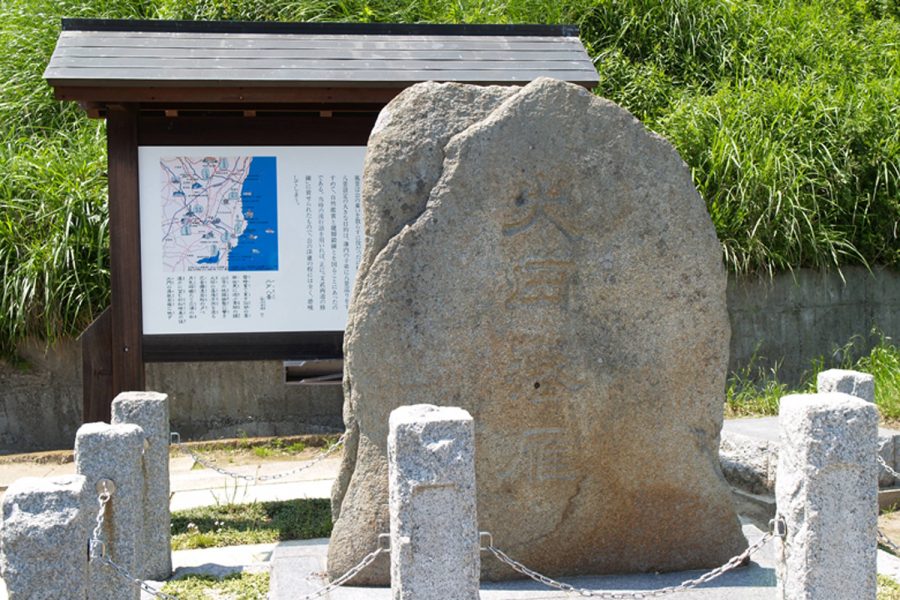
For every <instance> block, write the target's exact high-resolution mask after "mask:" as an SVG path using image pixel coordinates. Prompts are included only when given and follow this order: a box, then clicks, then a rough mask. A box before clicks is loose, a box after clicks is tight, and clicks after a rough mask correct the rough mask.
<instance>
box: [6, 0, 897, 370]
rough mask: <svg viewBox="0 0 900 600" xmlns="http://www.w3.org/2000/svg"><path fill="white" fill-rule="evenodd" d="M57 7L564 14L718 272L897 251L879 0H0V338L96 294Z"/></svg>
mask: <svg viewBox="0 0 900 600" xmlns="http://www.w3.org/2000/svg"><path fill="white" fill-rule="evenodd" d="M62 16H68V17H109V18H145V19H146V18H164V19H235V20H295V21H396V22H410V23H411V22H433V23H526V22H528V23H574V24H577V25H579V26H580V27H581V30H582V38H583V40H584V43H585V45H586V46H587V47H588V50H589V52H590V53H591V56H592V57H593V58H594V60H595V63H596V65H597V69H598V72H599V73H600V80H601V81H600V85H599V86H598V89H597V90H596V91H597V93H598V94H601V95H603V96H606V97H608V98H610V99H612V100H614V101H616V102H618V103H620V104H621V105H623V106H625V107H626V108H628V109H629V110H631V111H632V112H633V113H634V114H635V115H636V116H638V117H639V118H641V119H642V120H643V121H644V122H645V123H646V124H647V125H648V126H649V127H651V128H652V129H654V130H656V131H658V132H660V133H662V134H663V135H665V136H667V137H668V138H669V139H670V140H672V142H673V143H674V144H675V145H676V147H677V148H678V150H679V151H680V152H681V154H682V156H683V157H684V159H685V160H686V161H687V163H688V164H689V165H690V167H691V168H692V169H693V174H694V180H695V182H696V184H697V187H698V188H699V190H700V192H701V194H702V195H703V197H704V198H705V199H706V201H707V203H708V206H709V210H710V214H711V215H712V218H713V221H714V222H715V224H716V228H717V230H718V234H719V239H720V240H721V242H722V249H723V259H724V261H725V263H726V264H727V265H728V267H729V268H730V269H731V270H733V271H736V272H748V271H769V272H775V271H779V270H784V269H789V268H795V267H836V266H840V265H844V264H851V263H864V264H875V263H879V264H886V265H893V266H900V108H898V107H900V50H898V48H900V6H898V1H897V0H757V1H750V0H730V1H729V0H618V1H616V0H507V1H505V2H504V1H502V0H452V1H451V0H368V1H367V0H305V1H304V2H296V1H295V0H291V1H290V2H288V1H286V0H266V1H263V0H105V1H102V2H101V1H99V0H93V1H89V0H84V1H82V2H78V1H75V0H68V1H64V2H56V1H50V0H4V1H3V3H2V4H0V28H2V29H0V79H2V81H3V82H4V85H3V86H2V88H0V123H2V127H0V269H2V284H0V286H2V287H0V355H3V354H9V353H10V352H11V351H12V350H13V348H14V346H15V343H16V341H17V340H19V339H21V338H22V336H24V335H28V334H36V335H39V336H41V337H44V338H47V339H52V338H53V337H55V336H58V335H65V334H72V333H77V332H79V331H80V330H81V328H82V327H83V326H84V325H85V323H87V322H88V321H89V320H90V319H91V317H92V316H93V315H95V314H96V313H97V312H98V311H99V310H100V309H102V307H104V306H105V305H106V303H107V302H108V295H109V291H108V290H109V288H108V250H107V230H106V204H105V202H106V199H105V193H106V192H105V184H106V182H105V176H104V170H105V155H104V152H105V150H104V135H105V134H104V128H103V127H104V126H103V123H102V122H96V121H89V120H88V119H86V118H85V117H84V116H83V114H82V113H81V112H80V111H79V109H78V108H77V107H76V106H73V105H71V104H62V103H59V102H57V101H55V100H54V99H53V98H52V94H51V91H50V89H49V87H48V86H47V85H46V84H45V83H44V82H43V81H42V79H41V73H42V71H43V69H44V67H45V66H46V62H47V60H48V58H49V56H50V53H51V52H52V49H53V46H54V43H55V41H56V38H57V36H58V33H59V20H60V18H61V17H62Z"/></svg>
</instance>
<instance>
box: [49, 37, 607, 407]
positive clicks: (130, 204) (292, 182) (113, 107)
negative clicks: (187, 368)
mask: <svg viewBox="0 0 900 600" xmlns="http://www.w3.org/2000/svg"><path fill="white" fill-rule="evenodd" d="M577 36H578V31H577V28H574V27H571V26H544V25H481V26H467V25H462V26H456V25H385V24H337V23H233V22H183V21H110V20H84V19H67V20H64V21H63V31H62V33H61V35H60V38H59V40H58V42H57V46H56V49H55V51H54V53H53V56H52V58H51V60H50V64H49V65H48V67H47V70H46V72H45V74H44V77H45V78H46V79H47V81H48V82H49V83H50V85H52V86H53V87H54V90H55V93H56V97H57V98H58V99H60V100H73V101H77V102H78V103H79V104H80V105H81V106H82V107H83V108H84V109H85V110H86V111H87V113H88V115H90V116H91V117H94V118H105V119H106V121H107V142H108V154H109V158H108V160H109V219H110V224H109V227H110V262H111V264H110V273H111V286H112V290H111V291H112V294H111V304H110V307H109V309H108V310H107V311H106V312H104V313H103V315H101V317H100V318H98V319H97V321H95V323H94V324H93V325H91V327H90V328H89V329H88V330H86V331H85V333H84V334H83V335H82V337H81V340H82V349H83V356H84V420H85V421H95V420H105V419H108V417H109V406H110V403H111V402H112V398H113V397H114V396H115V395H116V394H117V393H118V392H120V391H125V390H141V389H144V364H145V363H146V362H171V361H203V360H262V359H283V360H296V359H306V358H340V357H341V346H342V338H343V323H344V321H345V319H346V311H347V304H348V303H349V295H350V289H351V288H352V284H353V274H354V273H355V270H356V264H357V261H358V260H359V255H360V252H361V248H362V215H361V212H360V209H359V198H360V177H361V174H362V162H363V156H364V151H365V144H366V141H367V139H368V136H369V132H370V131H371V129H372V127H373V125H374V123H375V119H376V118H377V115H378V112H379V111H380V110H381V108H382V107H383V106H384V105H385V104H386V103H387V102H388V101H390V99H391V98H393V97H394V96H395V95H396V94H398V93H399V92H400V91H401V90H403V89H404V88H406V87H408V86H409V85H412V84H414V83H417V82H420V81H429V80H434V81H459V82H465V83H474V84H482V85H487V84H501V85H522V84H525V83H527V82H529V81H531V80H532V79H534V78H536V77H541V76H548V77H555V78H558V79H564V80H567V81H571V82H574V83H578V84H581V85H585V86H587V87H592V86H594V85H596V83H597V74H596V71H595V70H594V67H593V64H592V62H591V60H590V58H589V57H588V56H587V53H586V52H585V50H584V47H583V46H582V44H581V42H580V41H579V39H578V37H577Z"/></svg>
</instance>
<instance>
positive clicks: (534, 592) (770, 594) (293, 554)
mask: <svg viewBox="0 0 900 600" xmlns="http://www.w3.org/2000/svg"><path fill="white" fill-rule="evenodd" d="M744 534H745V535H746V536H747V537H748V539H749V540H750V543H753V542H755V541H757V540H758V539H759V538H760V537H761V536H762V532H760V531H759V530H758V529H756V528H755V527H753V526H752V525H745V526H744ZM772 548H773V546H772V544H767V545H766V546H764V547H763V548H762V549H761V550H760V551H759V552H758V553H757V554H755V555H754V556H753V558H752V562H751V563H750V565H749V566H747V567H743V568H739V569H735V570H734V571H732V572H730V573H726V574H725V575H723V576H722V577H720V578H718V579H716V580H715V581H713V582H710V583H707V584H705V585H703V586H702V587H701V588H699V589H696V590H691V591H686V592H680V593H678V594H677V595H676V596H673V597H674V598H678V600H721V599H722V598H728V600H772V599H773V598H775V568H774V553H773V549H772ZM327 549H328V540H326V539H321V540H306V541H302V542H283V543H281V544H279V545H278V546H276V547H275V549H274V551H273V553H272V588H271V590H270V593H269V598H270V600H296V599H297V598H301V597H303V595H305V594H310V593H312V592H315V591H316V590H318V589H319V588H321V587H322V586H323V585H324V584H325V580H324V579H323V577H322V574H323V573H324V570H325V557H326V555H327ZM513 558H515V557H513ZM702 573H703V571H687V572H681V573H665V574H645V575H617V576H604V577H574V578H567V579H566V580H565V581H566V583H569V584H571V585H574V586H576V587H582V588H587V589H591V590H604V591H610V592H620V593H621V592H627V591H633V592H638V591H647V590H653V589H657V588H660V587H667V586H672V585H678V584H679V583H681V582H682V581H684V580H686V579H692V578H695V577H697V576H699V575H701V574H702ZM325 597H326V598H328V599H329V600H389V599H390V598H391V590H390V588H360V587H345V588H340V589H338V590H335V591H333V592H331V593H330V594H328V595H327V596H325ZM571 597H572V596H571V595H569V594H566V593H565V592H560V591H555V590H551V589H549V588H547V587H545V586H542V585H540V584H538V583H536V582H533V581H530V580H523V581H511V582H502V583H482V585H481V598H482V600H544V599H546V600H551V599H553V600H557V599H559V600H561V599H563V598H571Z"/></svg>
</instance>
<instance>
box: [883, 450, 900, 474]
mask: <svg viewBox="0 0 900 600" xmlns="http://www.w3.org/2000/svg"><path fill="white" fill-rule="evenodd" d="M878 464H879V465H881V468H882V469H884V470H885V471H887V472H888V473H890V475H891V477H893V478H894V479H900V473H898V472H897V471H895V470H894V469H892V468H891V466H890V465H888V464H887V463H886V462H884V459H883V458H881V456H880V455H879V456H878Z"/></svg>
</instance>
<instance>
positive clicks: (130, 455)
mask: <svg viewBox="0 0 900 600" xmlns="http://www.w3.org/2000/svg"><path fill="white" fill-rule="evenodd" d="M143 450H144V430H143V429H141V428H140V427H138V426H137V425H107V424H106V423H86V424H84V425H82V426H81V427H80V428H79V429H78V433H77V434H76V435H75V469H76V470H77V471H78V474H79V475H84V476H85V477H86V478H87V485H88V492H89V493H90V494H92V495H93V497H94V501H93V503H92V504H93V506H92V509H91V510H92V511H93V512H94V515H95V516H96V514H97V510H98V509H99V504H98V502H97V496H98V495H99V494H98V493H97V490H96V485H97V483H98V482H99V481H100V480H102V479H109V480H111V481H112V482H113V484H114V485H115V491H114V492H113V493H112V498H111V499H110V501H109V503H108V504H107V506H106V518H105V521H104V527H103V529H102V536H103V540H104V541H105V542H106V552H107V556H109V558H110V559H111V560H112V561H113V562H115V563H116V564H118V565H119V566H121V567H122V568H124V569H125V570H126V571H127V572H129V573H131V574H132V575H134V576H135V577H141V569H140V557H141V554H140V546H141V544H142V541H143V522H144V509H143V506H144V504H143V500H144V474H143V468H142V464H141V463H142V460H141V455H142V453H143ZM140 595H141V590H140V587H139V586H138V585H137V584H134V583H131V582H129V581H127V580H126V579H124V578H123V577H121V576H120V575H118V574H117V573H116V572H115V571H114V570H113V569H112V568H111V567H109V566H108V565H105V564H103V563H102V562H99V561H97V560H94V561H91V564H90V589H89V595H88V600H110V599H113V598H114V599H116V600H139V599H140Z"/></svg>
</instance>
